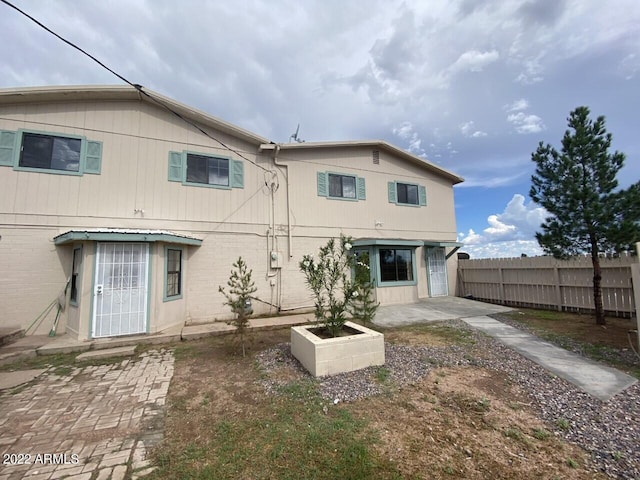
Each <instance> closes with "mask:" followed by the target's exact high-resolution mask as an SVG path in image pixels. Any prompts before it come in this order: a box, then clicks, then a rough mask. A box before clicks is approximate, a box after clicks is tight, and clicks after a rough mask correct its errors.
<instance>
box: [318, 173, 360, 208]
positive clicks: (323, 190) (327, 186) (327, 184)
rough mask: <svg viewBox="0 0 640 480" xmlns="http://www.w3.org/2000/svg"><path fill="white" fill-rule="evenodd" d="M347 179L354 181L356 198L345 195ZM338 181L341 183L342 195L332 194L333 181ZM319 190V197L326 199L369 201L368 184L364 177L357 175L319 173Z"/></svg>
mask: <svg viewBox="0 0 640 480" xmlns="http://www.w3.org/2000/svg"><path fill="white" fill-rule="evenodd" d="M347 178H352V179H353V186H354V196H353V197H349V196H345V195H344V191H345V186H344V180H345V179H347ZM332 179H333V180H334V181H335V180H336V179H338V180H339V181H340V190H341V195H332V194H331V180H332ZM317 189H318V196H319V197H326V198H328V199H331V200H346V201H348V202H357V201H359V200H366V199H367V188H366V182H365V179H364V178H363V177H358V176H357V175H351V174H348V173H339V172H318V173H317Z"/></svg>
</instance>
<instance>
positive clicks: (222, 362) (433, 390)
mask: <svg viewBox="0 0 640 480" xmlns="http://www.w3.org/2000/svg"><path fill="white" fill-rule="evenodd" d="M384 333H385V338H386V340H387V341H390V342H394V343H399V344H404V345H432V346H437V347H446V346H447V345H451V346H453V345H456V346H460V345H466V344H468V343H470V342H469V340H468V338H467V337H466V336H465V335H464V334H460V333H456V332H454V331H453V330H449V329H448V328H444V329H442V328H434V329H429V328H423V327H418V328H405V329H397V330H389V331H385V332H384ZM288 341H289V330H279V331H261V332H255V333H253V334H252V343H251V345H250V347H249V353H248V355H247V356H246V357H244V358H243V357H242V356H241V355H239V354H238V352H240V349H239V348H238V347H237V346H235V347H231V348H230V347H229V342H230V337H218V338H211V339H206V340H202V341H198V342H191V343H188V344H185V345H183V346H180V347H178V350H177V351H176V363H175V372H174V377H173V380H172V382H171V387H170V390H169V398H168V406H169V408H168V416H167V421H166V431H165V441H164V443H163V445H162V446H161V447H159V448H158V449H157V450H156V452H155V453H154V458H155V459H156V461H157V462H158V463H159V464H160V466H161V468H160V470H159V471H158V473H157V477H156V478H164V477H163V475H165V476H166V475H169V476H172V477H175V476H181V477H183V478H186V477H189V478H207V477H206V475H212V474H213V473H211V472H220V471H222V470H219V469H220V468H222V466H221V465H219V464H218V463H219V462H220V460H219V459H220V458H225V459H226V458H232V459H233V460H229V461H233V462H237V463H235V464H234V465H233V466H232V468H231V470H233V471H235V472H237V475H238V476H233V475H231V474H220V473H216V475H217V476H216V477H215V478H310V477H308V476H307V474H306V473H305V472H307V471H308V470H306V468H307V467H306V466H305V462H307V463H309V464H311V463H313V464H317V463H318V462H321V461H322V460H321V459H319V458H317V457H318V456H323V457H326V458H327V460H328V461H329V462H330V461H331V458H330V457H331V456H332V455H339V453H340V452H338V450H339V447H335V449H334V447H331V449H327V448H324V447H323V446H322V445H319V446H318V447H317V450H314V451H312V450H311V449H310V450H309V451H308V452H307V451H305V452H300V451H299V449H298V450H297V448H298V446H296V445H287V444H286V441H284V444H283V440H282V438H279V439H278V438H271V437H264V433H263V432H264V430H265V429H268V428H269V425H270V423H271V422H278V421H279V420H278V418H280V421H284V418H285V417H284V416H282V415H283V414H282V411H280V410H278V411H276V412H279V413H274V405H276V404H277V405H282V404H285V403H287V402H293V404H291V405H290V407H291V408H290V409H286V410H285V411H286V412H296V411H301V412H302V411H307V410H309V409H311V410H312V412H311V414H312V415H320V416H323V415H326V416H327V417H332V418H335V419H336V422H339V421H340V420H341V418H342V416H343V415H346V414H348V415H350V416H352V417H354V418H356V419H358V421H360V422H361V424H362V425H363V427H362V431H358V432H356V436H360V437H363V438H364V437H366V438H367V439H368V440H367V442H366V444H367V445H368V447H367V448H368V449H369V450H370V451H371V455H372V456H373V458H374V461H373V462H372V464H373V465H374V467H371V466H370V465H369V464H367V467H366V472H367V475H369V476H370V478H425V479H426V478H429V479H441V478H442V479H449V478H464V479H486V478H496V479H502V478H504V479H512V478H519V479H536V480H538V479H541V478H543V479H553V478H562V479H569V480H572V479H587V478H589V479H603V478H607V477H605V476H604V475H603V474H601V473H598V472H597V471H596V470H597V469H596V468H595V467H594V465H593V464H592V463H591V461H590V457H589V455H588V454H587V453H586V452H585V451H584V450H582V449H580V448H579V447H577V446H575V445H573V444H570V443H567V442H565V441H563V440H561V439H560V438H559V437H558V436H556V435H555V434H554V433H552V431H553V427H552V426H550V425H546V424H545V423H544V421H542V420H541V419H540V418H539V417H537V416H536V413H535V411H534V409H533V408H531V406H530V404H531V399H530V398H529V397H528V396H527V394H526V392H524V391H522V390H521V389H520V388H519V387H518V386H517V385H515V384H513V383H512V382H511V381H510V380H509V379H508V377H507V376H506V375H505V374H504V373H501V372H498V371H493V370H490V369H486V368H480V367H475V366H460V367H446V368H434V369H433V370H432V371H430V372H429V374H428V375H427V376H426V377H424V378H423V379H422V380H420V381H419V382H416V383H413V384H410V385H406V386H403V387H396V386H395V385H394V383H393V381H392V380H389V379H386V378H385V377H383V376H381V377H380V384H381V387H382V390H383V392H384V393H382V394H379V395H375V396H372V397H369V398H365V399H362V400H357V401H352V402H339V403H338V404H335V405H334V403H333V402H331V401H327V400H322V401H321V403H320V404H318V403H314V401H312V400H309V398H308V397H304V396H303V397H296V399H295V400H291V399H290V398H289V397H286V396H283V395H281V394H277V393H276V394H273V393H268V392H266V391H265V388H264V386H263V385H264V380H265V377H268V380H277V382H278V383H280V384H287V385H289V386H290V387H289V389H290V390H294V389H298V390H299V389H301V388H306V387H304V386H305V385H309V383H310V382H311V383H313V380H311V379H309V377H308V376H306V375H304V374H302V373H301V372H300V370H299V369H297V368H294V367H291V366H290V365H288V364H286V363H283V366H282V367H281V368H274V369H272V370H271V371H269V372H264V371H262V370H261V369H259V368H257V367H256V361H255V354H256V353H257V352H260V351H261V350H264V349H267V348H270V347H273V346H275V345H278V344H281V343H283V342H288ZM473 348H477V346H474V347H473ZM476 353H478V352H476ZM301 386H303V387H301ZM296 402H297V403H296ZM289 415H293V416H294V417H295V416H296V415H297V414H296V413H287V416H289ZM274 417H275V418H274ZM307 418H308V417H307ZM247 420H248V421H249V422H250V423H251V425H252V426H251V427H246V421H247ZM286 421H292V420H291V419H290V418H288V417H287V420H286ZM300 421H302V420H300ZM240 422H243V423H242V425H245V426H243V427H240V426H239V425H240ZM296 422H297V420H295V418H294V419H293V425H296V426H295V427H294V428H300V429H305V428H311V424H307V423H304V424H300V425H298V424H297V423H296ZM304 422H306V420H304ZM346 424H348V422H347V423H346ZM349 425H351V424H349ZM344 428H353V427H344ZM221 429H222V430H224V431H225V435H233V436H234V442H235V443H234V445H235V447H234V448H236V449H238V451H237V452H233V455H232V456H231V457H227V456H226V455H227V454H228V453H229V452H226V450H224V449H225V448H226V447H223V446H218V445H216V444H215V442H211V438H212V436H214V435H220V432H221ZM311 433H312V432H311ZM311 433H310V434H311ZM247 437H252V438H247ZM218 438H220V437H218ZM263 438H266V440H264V439H263ZM243 445H244V446H243ZM218 448H220V449H221V450H218ZM243 448H246V449H247V450H250V451H248V452H244V451H243V450H242V449H243ZM274 452H275V453H274ZM350 454H353V453H350ZM243 458H246V460H243ZM224 461H225V462H226V461H228V460H224ZM224 467H225V468H226V467H228V465H225V466H224ZM371 468H374V470H371ZM364 469H365V467H363V471H365V470H364ZM224 471H225V472H228V471H229V470H224ZM282 472H287V474H286V475H285V476H283V473H282ZM225 475H228V476H225ZM314 475H315V476H314V478H332V477H331V476H330V475H329V474H327V475H326V476H322V475H320V476H317V474H314ZM210 478H213V477H210ZM349 478H352V477H349ZM353 478H360V477H353ZM362 478H366V477H364V476H363V477H362Z"/></svg>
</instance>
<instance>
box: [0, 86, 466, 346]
mask: <svg viewBox="0 0 640 480" xmlns="http://www.w3.org/2000/svg"><path fill="white" fill-rule="evenodd" d="M461 181H462V179H461V178H460V177H458V176H457V175H455V174H453V173H451V172H448V171H446V170H444V169H442V168H440V167H438V166H436V165H434V164H432V163H429V162H426V161H424V160H423V159H421V158H418V157H416V156H414V155H411V154H409V153H407V152H405V151H403V150H401V149H399V148H397V147H394V146H392V145H390V144H388V143H386V142H382V141H353V142H323V143H311V142H309V143H288V144H277V143H273V142H271V141H269V140H268V139H266V138H263V137H260V136H259V135H256V134H254V133H251V132H248V131H246V130H243V129H241V128H239V127H236V126H234V125H231V124H229V123H227V122H224V121H222V120H220V119H217V118H215V117H212V116H210V115H208V114H206V113H203V112H200V111H198V110H195V109H193V108H191V107H188V106H186V105H183V104H180V103H178V102H176V101H174V100H172V99H169V98H166V97H163V96H161V95H159V94H156V93H153V92H150V91H147V90H142V89H136V88H133V87H129V86H107V87H103V86H82V87H43V88H22V89H8V90H0V268H1V270H2V272H3V274H2V275H1V276H0V325H1V326H10V325H19V326H22V327H23V328H27V327H29V326H30V325H32V324H34V321H35V324H34V327H33V328H32V329H31V331H34V330H35V331H37V332H38V333H47V332H48V331H49V329H50V328H51V326H52V322H53V319H54V316H55V311H56V309H55V308H54V309H53V310H51V313H50V314H49V315H47V316H46V318H44V319H42V320H40V321H36V319H38V317H39V315H40V314H41V313H42V312H43V311H46V309H47V306H49V305H51V304H52V303H53V302H55V301H56V299H57V298H59V297H60V298H61V300H60V301H61V303H62V304H63V305H64V306H65V308H64V310H63V311H62V312H61V314H60V317H59V327H58V332H62V331H66V333H67V334H69V335H72V336H74V337H78V338H79V339H92V338H100V337H112V336H119V335H130V334H141V333H150V334H152V333H156V332H158V331H162V330H165V329H167V328H170V327H173V326H176V325H182V324H185V323H196V322H209V321H214V320H218V319H220V320H222V319H228V318H229V317H230V314H229V311H228V307H225V306H224V305H223V301H224V299H223V297H222V296H221V295H220V294H219V293H218V286H219V285H224V284H225V283H226V280H227V278H228V276H229V272H230V270H231V268H232V263H233V262H234V261H235V260H236V259H237V258H238V256H240V255H241V256H242V257H243V258H244V259H245V260H246V261H247V262H248V264H249V266H250V267H251V268H252V269H253V278H254V280H255V283H256V286H257V287H258V291H257V293H256V297H258V298H259V301H258V300H256V301H254V305H253V308H254V311H255V313H256V314H268V313H274V314H275V313H276V312H281V313H285V312H297V311H304V310H305V309H310V308H311V306H312V300H311V297H310V295H309V291H308V290H307V288H306V286H305V284H304V281H303V276H302V275H301V273H300V272H299V270H298V262H299V261H300V259H301V258H302V256H303V255H304V254H306V253H313V252H316V251H317V249H318V247H319V246H320V245H322V244H324V243H325V242H326V240H327V239H328V238H329V237H337V236H339V235H340V234H341V233H344V234H345V235H351V236H352V237H354V239H355V242H354V243H355V248H356V250H357V251H360V252H367V253H368V254H369V255H368V257H369V261H370V265H371V272H372V279H373V281H374V282H375V285H376V296H377V299H378V300H379V301H380V303H381V304H383V305H384V304H393V303H405V302H413V301H416V300H418V299H421V298H426V297H430V296H438V295H448V294H450V293H453V292H454V289H455V280H456V275H455V273H456V256H455V255H452V253H453V252H454V251H455V250H456V249H457V247H458V246H459V245H458V244H456V243H455V239H456V224H455V213H454V201H453V185H455V184H457V183H459V182H461ZM65 287H66V291H65Z"/></svg>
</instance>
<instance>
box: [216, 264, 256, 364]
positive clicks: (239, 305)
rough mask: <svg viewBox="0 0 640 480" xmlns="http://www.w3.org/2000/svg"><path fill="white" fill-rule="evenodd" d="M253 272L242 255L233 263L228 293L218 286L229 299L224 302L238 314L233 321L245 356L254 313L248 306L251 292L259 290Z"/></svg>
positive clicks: (228, 282)
mask: <svg viewBox="0 0 640 480" xmlns="http://www.w3.org/2000/svg"><path fill="white" fill-rule="evenodd" d="M252 272H253V270H248V268H247V264H246V263H245V261H244V260H243V259H242V257H238V260H237V261H236V262H235V263H234V264H233V270H231V275H230V276H229V280H228V281H227V286H228V287H229V292H228V293H227V292H226V291H225V290H224V287H222V286H219V287H218V291H219V292H220V293H222V294H223V295H224V297H225V298H226V299H227V301H226V302H224V304H225V305H228V306H229V307H231V311H232V312H233V313H234V314H235V316H236V317H235V319H234V320H233V321H232V322H231V323H232V324H233V325H235V326H236V333H237V334H238V335H240V342H241V343H242V356H243V357H244V356H245V348H244V337H245V333H246V331H247V326H248V325H249V315H251V313H252V312H251V310H250V309H249V308H248V305H250V303H249V299H250V298H251V294H253V293H255V292H256V290H258V289H257V288H256V286H255V283H254V282H253V280H251V273H252Z"/></svg>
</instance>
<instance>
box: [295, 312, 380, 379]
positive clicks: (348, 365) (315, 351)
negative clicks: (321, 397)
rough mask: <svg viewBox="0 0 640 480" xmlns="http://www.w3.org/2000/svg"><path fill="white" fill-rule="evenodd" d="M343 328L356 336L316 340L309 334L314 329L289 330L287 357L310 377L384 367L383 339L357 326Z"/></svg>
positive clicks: (301, 327) (368, 329)
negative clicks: (309, 374) (348, 328)
mask: <svg viewBox="0 0 640 480" xmlns="http://www.w3.org/2000/svg"><path fill="white" fill-rule="evenodd" d="M345 325H346V326H348V327H351V328H352V329H354V330H357V331H358V332H359V333H356V334H354V335H348V336H344V337H336V338H320V337H318V336H316V335H315V334H314V333H313V332H311V330H313V329H315V328H318V327H317V326H315V325H303V326H299V327H291V353H292V354H293V356H294V357H295V358H297V359H298V361H299V362H300V363H301V364H302V366H303V367H304V368H306V369H307V370H308V371H309V372H310V373H311V374H312V375H313V376H314V377H322V376H325V375H335V374H336V373H342V372H352V371H354V370H360V369H361V368H366V367H371V366H374V365H384V335H383V334H382V333H380V332H376V331H374V330H371V329H370V328H367V327H363V326H362V325H358V324H357V323H353V322H346V323H345Z"/></svg>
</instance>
